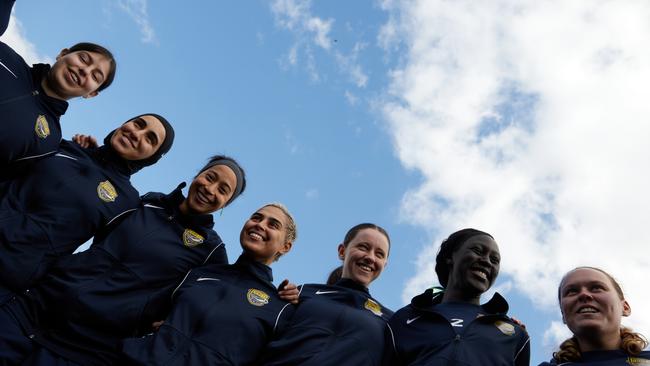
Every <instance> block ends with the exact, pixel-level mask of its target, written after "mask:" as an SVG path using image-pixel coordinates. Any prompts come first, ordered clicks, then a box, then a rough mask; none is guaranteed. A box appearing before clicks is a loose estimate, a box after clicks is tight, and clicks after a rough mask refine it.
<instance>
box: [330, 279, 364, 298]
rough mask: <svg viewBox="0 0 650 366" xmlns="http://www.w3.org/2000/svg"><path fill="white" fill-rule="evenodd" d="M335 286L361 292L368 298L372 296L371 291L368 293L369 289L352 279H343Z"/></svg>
mask: <svg viewBox="0 0 650 366" xmlns="http://www.w3.org/2000/svg"><path fill="white" fill-rule="evenodd" d="M334 285H335V286H341V287H347V288H351V289H353V290H357V291H361V292H363V293H365V294H367V295H368V296H370V291H368V288H367V287H366V286H364V285H362V284H360V283H358V282H356V281H354V280H352V279H350V278H341V279H340V280H338V282H336V283H335V284H334Z"/></svg>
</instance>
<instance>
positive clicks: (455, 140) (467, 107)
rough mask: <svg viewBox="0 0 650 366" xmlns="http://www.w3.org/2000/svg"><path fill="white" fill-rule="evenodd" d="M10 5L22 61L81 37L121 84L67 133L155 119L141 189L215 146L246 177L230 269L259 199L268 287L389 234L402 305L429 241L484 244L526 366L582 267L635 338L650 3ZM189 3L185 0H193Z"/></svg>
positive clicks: (220, 226)
mask: <svg viewBox="0 0 650 366" xmlns="http://www.w3.org/2000/svg"><path fill="white" fill-rule="evenodd" d="M178 4H179V3H178V2H164V3H163V2H147V1H146V0H141V1H136V0H130V1H129V0H118V1H111V0H102V1H97V2H85V1H81V0H66V1H62V2H56V3H54V2H50V1H46V0H22V1H20V2H19V3H18V4H17V5H16V6H15V9H14V14H13V16H12V23H11V26H10V29H9V30H8V32H7V33H6V34H5V35H4V36H3V37H2V40H3V41H4V42H7V43H9V44H10V45H12V47H14V48H15V49H16V50H17V51H18V52H19V53H20V54H21V55H23V56H24V57H25V58H26V59H27V60H29V61H30V62H38V61H40V62H51V61H52V60H53V59H54V58H55V57H56V55H57V53H58V51H60V49H61V48H63V47H65V46H68V45H71V44H73V43H75V42H78V41H84V40H91V41H95V42H98V43H101V44H103V45H106V46H108V47H109V48H110V49H111V50H113V51H114V53H115V54H116V56H117V59H118V75H117V78H116V81H115V84H114V85H113V86H111V88H109V89H107V90H106V91H105V93H102V95H100V96H99V97H97V98H95V99H91V100H88V101H86V100H78V101H77V100H75V101H73V102H72V103H71V106H70V109H69V111H68V113H67V114H66V115H65V117H64V119H63V128H64V136H65V137H70V136H71V135H72V134H74V133H76V132H84V133H92V134H95V135H98V136H103V135H105V134H106V133H107V132H108V131H109V130H110V129H112V128H113V127H116V126H117V125H119V124H120V123H121V122H122V121H124V120H127V119H128V118H129V117H132V116H133V115H137V114H140V113H143V112H147V111H153V112H158V113H161V114H163V115H165V116H166V117H168V118H169V119H170V120H171V121H173V123H174V126H175V128H176V131H177V140H176V143H175V146H174V148H173V149H172V152H171V153H170V154H168V156H167V157H165V158H164V159H163V161H162V162H161V163H159V164H158V165H157V166H155V167H151V168H148V169H145V170H144V171H142V172H141V173H139V174H138V176H137V177H135V178H134V184H135V185H136V187H137V188H138V189H139V190H140V191H141V192H143V193H144V192H146V191H150V190H156V191H168V190H170V189H171V188H173V187H175V185H176V184H177V183H178V182H180V181H182V180H188V179H191V177H192V175H193V173H194V172H195V171H196V169H197V168H198V167H199V166H200V165H201V164H202V163H203V162H204V160H205V158H207V157H208V156H209V155H210V154H214V153H227V154H230V155H233V156H235V157H236V158H238V159H239V160H240V161H241V162H242V164H243V165H244V167H245V168H246V169H247V172H248V176H249V189H248V191H247V192H246V193H245V195H244V196H242V198H241V199H240V200H239V201H238V202H236V203H235V204H233V206H232V207H229V208H227V209H226V210H224V212H223V213H221V214H219V213H218V214H216V216H217V217H216V220H217V230H218V231H219V232H220V234H221V235H222V237H223V238H224V240H225V241H226V242H227V243H228V248H229V252H230V257H231V259H235V258H236V256H237V255H238V253H239V249H238V245H237V238H238V232H239V230H240V228H241V225H242V223H243V222H244V220H245V218H246V217H247V216H248V215H249V214H250V213H251V212H252V211H253V210H255V209H256V208H257V207H259V206H260V205H262V204H263V203H265V202H268V201H282V202H284V203H286V204H287V206H289V208H290V209H291V210H292V211H293V212H294V214H295V216H296V217H297V220H298V225H299V228H298V229H299V240H298V242H297V243H296V247H295V250H294V251H293V253H291V254H290V255H288V256H287V257H286V258H283V259H282V260H281V261H280V262H279V263H278V264H276V265H275V271H276V279H277V280H281V277H282V278H284V277H290V278H291V279H292V280H294V281H295V282H299V283H300V282H322V281H323V280H324V278H325V277H326V276H327V273H328V271H329V270H330V269H332V268H334V267H335V266H336V265H337V259H336V254H335V248H336V244H338V243H339V242H340V241H341V239H342V238H343V235H344V234H345V231H346V230H347V229H348V228H349V227H351V226H353V225H354V224H356V223H359V222H362V221H372V222H376V223H378V224H380V225H382V226H384V227H386V228H387V229H388V231H389V232H390V233H391V236H392V241H393V248H392V251H391V258H390V263H389V265H388V267H387V268H386V271H385V272H384V274H383V275H382V277H381V278H380V279H379V280H377V282H376V283H375V284H373V287H372V288H371V291H372V293H373V294H374V295H375V297H377V298H378V299H379V300H380V301H382V302H384V303H385V304H386V305H387V306H389V307H391V308H394V309H396V308H399V307H401V306H402V305H403V304H405V303H406V302H407V301H408V300H409V299H410V298H411V297H412V296H413V295H415V294H417V293H419V292H421V291H422V290H423V289H425V288H426V287H428V286H431V285H432V284H435V274H434V271H433V265H432V263H434V258H435V253H436V251H437V248H438V245H439V243H440V241H441V240H442V239H443V238H445V237H446V236H448V235H449V234H450V233H451V232H453V231H455V230H457V229H460V228H463V227H476V228H479V229H483V230H485V231H488V232H490V233H492V234H493V235H494V236H495V238H496V239H497V242H498V243H499V246H500V249H501V253H502V258H503V261H502V267H501V274H500V277H499V280H498V282H497V286H496V287H497V288H498V291H500V292H501V293H503V294H505V295H506V297H507V298H508V299H509V301H510V302H511V313H513V314H515V315H516V316H518V317H519V318H521V319H523V320H524V322H526V323H527V325H528V329H529V331H530V333H531V337H532V338H533V343H532V344H533V360H532V361H533V362H532V363H533V364H536V363H537V362H540V361H542V360H545V359H548V358H549V357H550V353H551V352H552V350H553V348H554V346H555V345H556V344H557V343H558V342H559V340H560V339H562V338H563V337H564V336H566V329H565V327H564V326H563V324H562V322H561V319H560V315H559V311H558V310H557V300H556V297H555V294H556V288H557V284H558V281H559V278H560V277H561V275H562V274H563V273H564V272H566V271H567V270H569V269H571V268H573V267H575V266H578V265H594V266H599V267H602V268H604V269H606V270H608V271H610V272H611V273H612V274H613V275H614V276H615V277H616V278H618V279H619V280H620V282H621V284H622V285H623V287H624V290H625V291H626V295H627V298H628V300H629V301H630V303H631V305H632V309H633V315H632V316H631V317H630V318H629V319H627V323H628V324H629V325H632V326H633V327H634V328H635V329H637V330H640V331H643V332H645V334H646V335H649V334H650V311H648V310H647V305H646V304H649V303H650V295H648V291H646V288H647V277H648V275H649V274H650V270H649V268H650V259H649V258H650V249H649V248H650V246H649V243H650V231H648V230H647V229H644V227H645V224H646V223H647V222H648V221H649V220H650V195H648V194H647V189H648V187H650V174H649V173H648V172H647V166H648V163H647V159H648V157H649V156H650V143H648V140H649V139H650V117H649V116H650V103H649V102H648V101H647V98H648V96H649V95H650V91H649V90H648V89H649V87H648V85H650V47H648V45H649V44H650V22H648V21H647V20H648V19H650V3H648V2H647V1H645V0H639V1H633V0H628V1H625V2H621V1H572V2H567V1H514V0H513V1H500V0H495V1H489V2H487V1H453V2H449V1H433V0H426V1H425V0H423V1H404V2H400V1H390V0H385V1H365V2H361V1H358V2H349V1H326V2H325V1H321V2H315V1H298V0H276V1H269V2H267V1H251V2H245V3H243V2H242V3H239V2H237V3H235V2H230V3H224V2H215V3H209V4H208V3H207V2H201V3H200V5H196V4H195V5H192V6H185V7H179V6H178ZM197 4H199V3H197Z"/></svg>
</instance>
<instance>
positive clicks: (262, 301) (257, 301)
mask: <svg viewBox="0 0 650 366" xmlns="http://www.w3.org/2000/svg"><path fill="white" fill-rule="evenodd" d="M246 298H247V299H248V302H249V303H250V304H251V305H255V306H264V305H266V304H268V303H269V299H270V296H269V295H268V294H267V293H266V292H264V291H262V290H257V289H254V288H252V289H250V290H248V293H246Z"/></svg>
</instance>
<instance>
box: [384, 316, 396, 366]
mask: <svg viewBox="0 0 650 366" xmlns="http://www.w3.org/2000/svg"><path fill="white" fill-rule="evenodd" d="M384 338H385V340H384V353H383V355H382V358H381V364H382V366H395V365H401V363H400V362H399V359H398V358H397V349H396V347H395V334H394V333H393V328H391V326H390V324H389V323H386V329H385V332H384Z"/></svg>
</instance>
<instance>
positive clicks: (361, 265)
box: [359, 264, 372, 272]
mask: <svg viewBox="0 0 650 366" xmlns="http://www.w3.org/2000/svg"><path fill="white" fill-rule="evenodd" d="M359 267H361V269H362V270H364V271H366V272H372V268H370V267H369V266H367V265H365V264H360V265H359Z"/></svg>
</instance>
